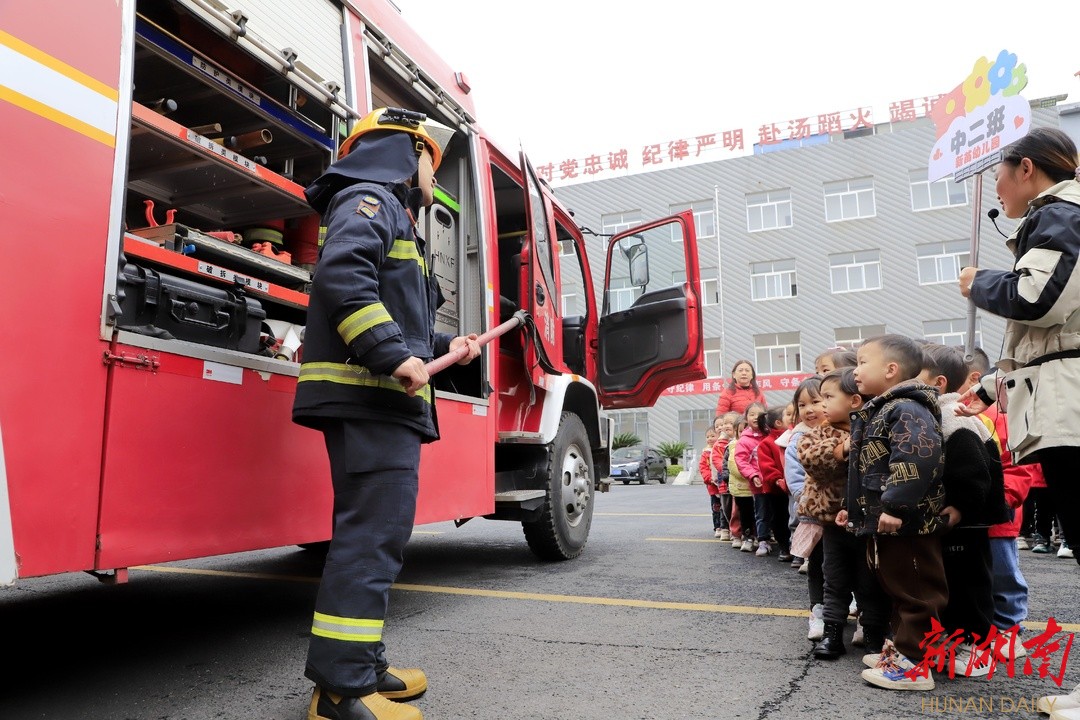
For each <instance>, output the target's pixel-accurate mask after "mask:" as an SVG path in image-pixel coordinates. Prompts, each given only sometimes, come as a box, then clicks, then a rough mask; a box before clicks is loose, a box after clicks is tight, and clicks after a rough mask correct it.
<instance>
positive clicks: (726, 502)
mask: <svg viewBox="0 0 1080 720" xmlns="http://www.w3.org/2000/svg"><path fill="white" fill-rule="evenodd" d="M741 417H742V415H740V414H739V413H737V412H727V413H724V414H723V415H720V416H718V417H717V418H716V419H715V420H713V430H715V431H716V442H715V443H713V451H712V466H713V470H714V472H715V475H714V476H715V477H716V489H717V491H718V492H719V497H720V506H721V511H722V513H723V515H722V518H721V524H720V528H721V529H720V540H722V541H730V540H731V539H732V537H733V536H735V535H740V534H741V532H742V526H741V523H740V522H739V514H738V513H737V512H736V511H735V504H734V502H732V499H731V491H730V489H729V488H728V469H727V461H728V448H729V447H731V441H732V439H733V438H735V437H736V435H735V423H736V422H737V421H738V420H739V418H741Z"/></svg>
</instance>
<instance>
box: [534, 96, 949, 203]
mask: <svg viewBox="0 0 1080 720" xmlns="http://www.w3.org/2000/svg"><path fill="white" fill-rule="evenodd" d="M939 97H941V96H939V95H935V96H929V97H924V98H920V99H912V100H898V101H896V102H893V103H891V104H890V105H889V121H890V122H904V121H908V120H914V119H916V118H918V117H922V116H924V115H929V114H930V108H931V106H932V105H933V103H934V102H935V101H936V100H937V99H938V98H939ZM873 126H874V120H873V109H872V108H869V107H860V108H855V109H854V110H845V111H839V112H827V113H821V114H820V115H816V116H812V117H803V118H794V119H792V120H786V121H783V122H780V123H765V124H763V125H761V126H759V127H758V128H757V139H756V141H754V142H751V143H750V145H751V147H752V146H753V145H755V144H756V145H759V146H772V145H779V144H780V143H783V142H787V141H798V140H805V139H807V138H810V137H814V136H819V135H828V134H830V133H839V132H849V131H852V130H858V129H860V128H870V127H873ZM746 139H747V136H746V135H745V134H744V131H743V129H742V128H737V129H731V130H724V131H722V132H716V133H709V134H706V135H697V136H695V137H692V138H689V139H687V138H679V139H677V140H668V141H666V142H661V143H654V144H651V145H645V146H643V147H642V148H641V149H640V151H639V152H631V151H630V150H629V149H627V148H620V149H618V150H609V151H606V152H603V153H598V154H595V155H589V156H587V157H584V158H570V159H566V160H562V161H561V162H558V163H554V162H549V163H545V164H542V165H538V166H537V168H536V172H537V173H538V174H539V175H540V176H541V177H542V178H544V179H545V180H547V181H548V182H563V181H572V180H591V179H596V178H598V177H599V176H602V175H603V174H604V173H608V174H611V173H616V172H620V171H622V172H628V171H630V170H643V169H652V168H658V167H664V166H669V167H670V166H672V165H675V164H678V163H681V162H684V161H687V160H696V159H699V158H700V156H701V155H702V153H704V152H708V151H712V150H724V151H727V154H729V155H730V154H732V153H740V154H745V152H746V150H747V146H746ZM713 159H715V158H713Z"/></svg>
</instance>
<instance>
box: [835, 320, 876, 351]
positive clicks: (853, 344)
mask: <svg viewBox="0 0 1080 720" xmlns="http://www.w3.org/2000/svg"><path fill="white" fill-rule="evenodd" d="M884 334H885V326H884V325H859V326H856V327H841V328H836V329H834V330H833V337H834V338H836V347H842V348H846V349H848V350H854V349H855V348H857V347H859V345H861V344H862V341H863V340H866V339H867V338H872V337H877V336H878V335H884Z"/></svg>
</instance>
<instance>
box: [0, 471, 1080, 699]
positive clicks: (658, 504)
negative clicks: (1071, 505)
mask: <svg viewBox="0 0 1080 720" xmlns="http://www.w3.org/2000/svg"><path fill="white" fill-rule="evenodd" d="M595 507H596V515H595V517H594V520H593V528H592V533H591V536H590V540H589V544H588V546H587V547H586V549H585V552H584V553H583V554H582V555H581V557H579V558H577V559H576V560H573V561H569V562H563V563H545V562H541V561H538V560H536V559H535V558H534V557H533V555H532V554H531V553H530V552H529V550H528V548H527V546H526V545H525V541H524V538H523V536H522V533H521V528H520V526H519V525H517V524H513V523H504V522H492V521H485V520H474V521H470V522H469V523H467V524H465V525H464V526H462V527H461V528H455V527H454V526H453V524H452V523H441V524H437V525H427V526H421V527H418V528H417V531H416V533H415V534H414V536H413V539H412V541H411V542H410V544H409V547H408V549H407V556H406V564H405V569H404V571H403V572H402V574H401V576H400V578H399V582H398V584H397V585H396V587H395V589H394V590H393V591H392V594H391V604H390V613H389V617H388V618H387V624H386V632H385V636H384V639H385V640H386V642H387V645H388V647H389V652H390V660H391V662H393V663H395V664H398V665H402V666H419V667H422V668H424V669H425V671H426V672H427V674H428V678H429V683H430V688H429V690H428V693H427V694H426V695H425V696H424V697H423V698H421V699H419V700H418V701H416V702H415V705H416V706H417V707H419V708H420V709H421V710H422V711H423V713H424V716H425V717H426V718H429V719H431V718H440V719H450V718H453V719H457V718H477V719H484V720H487V719H490V720H505V719H508V718H514V719H520V720H571V719H574V720H581V719H584V720H594V719H595V720H609V719H610V720H621V719H626V720H630V719H641V720H684V719H690V718H702V719H705V718H708V719H710V720H711V719H714V718H724V719H727V718H761V719H763V718H777V719H785V718H792V719H795V718H808V719H809V718H829V719H830V720H833V719H846V718H918V717H922V716H927V717H949V716H956V717H963V718H978V717H993V718H1036V717H1040V716H1039V715H1038V714H1037V713H1036V712H1035V710H1034V702H1035V698H1037V697H1038V696H1040V695H1047V694H1058V693H1064V692H1068V691H1069V690H1070V689H1071V688H1073V687H1074V686H1076V684H1077V683H1078V682H1080V670H1078V669H1077V667H1080V660H1077V661H1075V662H1071V660H1072V658H1071V657H1069V656H1066V655H1065V643H1066V642H1067V641H1068V639H1069V638H1068V636H1069V634H1070V633H1073V632H1076V631H1078V630H1080V603H1078V602H1077V598H1078V592H1077V590H1078V588H1080V567H1078V566H1077V564H1076V562H1075V561H1074V560H1066V559H1059V558H1056V557H1054V556H1052V555H1049V556H1048V555H1043V556H1038V555H1033V554H1032V553H1030V552H1026V551H1022V552H1021V567H1022V569H1023V572H1024V574H1025V575H1026V577H1027V579H1028V582H1029V584H1030V585H1031V596H1030V602H1031V614H1030V622H1031V624H1032V629H1031V630H1029V632H1028V637H1029V638H1030V637H1032V636H1034V635H1035V634H1037V633H1038V632H1039V629H1040V628H1041V627H1042V623H1045V622H1046V620H1047V619H1048V618H1049V617H1053V618H1054V619H1055V620H1056V622H1057V623H1058V624H1059V625H1062V626H1063V627H1064V631H1063V632H1062V633H1059V635H1058V636H1057V639H1059V640H1060V641H1061V645H1060V646H1059V648H1058V650H1057V651H1056V653H1055V654H1053V655H1052V656H1051V658H1052V662H1050V663H1048V669H1049V671H1050V673H1051V674H1054V675H1057V674H1059V672H1060V671H1061V666H1062V665H1064V666H1065V668H1066V671H1065V676H1064V678H1063V681H1062V688H1061V689H1059V688H1058V686H1057V685H1056V684H1055V683H1054V681H1053V680H1052V679H1051V678H1050V677H1039V673H1038V666H1039V664H1040V663H1036V664H1035V667H1034V668H1032V672H1031V674H1029V675H1024V674H1023V672H1022V669H1021V668H1019V667H1018V668H1017V671H1016V674H1015V676H1014V677H1013V678H1009V677H1007V676H1006V675H1005V673H1004V672H1003V671H1002V670H1001V669H999V671H998V672H997V673H995V677H993V678H991V679H986V678H980V679H971V678H960V679H955V680H948V679H944V678H942V677H938V681H937V687H936V689H935V690H934V691H932V692H928V693H920V692H890V691H886V690H879V689H877V688H873V687H871V686H869V685H867V684H866V683H865V682H864V681H863V680H862V679H861V678H859V671H860V670H861V669H862V666H861V664H860V657H861V651H858V649H857V648H850V647H849V650H850V651H851V652H850V653H849V654H848V655H847V656H845V657H842V658H840V659H839V660H836V661H832V662H827V661H818V660H814V659H812V658H811V657H810V655H809V650H810V648H811V643H809V642H808V641H807V640H806V632H807V619H806V614H807V610H806V608H807V605H808V600H807V593H806V577H805V576H804V575H800V574H798V573H797V572H795V571H794V570H792V569H791V568H790V567H789V566H788V564H786V563H785V564H781V563H778V562H777V561H776V559H775V557H767V558H757V557H754V556H753V555H752V554H750V553H741V552H735V551H733V550H732V549H731V547H730V546H729V544H727V543H723V544H722V543H720V542H719V541H717V540H714V539H713V538H712V537H711V535H712V529H711V521H710V518H709V512H708V499H707V496H706V493H705V490H704V488H703V487H702V486H700V485H694V486H672V485H653V484H650V485H645V486H636V485H631V486H622V485H616V486H613V487H612V489H611V492H609V493H606V494H601V495H599V496H597V498H596V506H595ZM319 569H320V563H319V559H318V557H317V556H315V555H313V554H312V553H309V552H304V551H301V550H298V549H296V548H291V547H290V548H280V549H275V550H267V551H260V552H254V553H243V554H238V555H230V556H223V557H217V558H209V559H201V560H193V561H184V562H178V563H172V564H167V565H159V566H152V567H145V568H132V569H131V572H130V578H131V579H130V582H129V583H127V584H126V585H120V586H113V587H106V586H102V585H100V584H99V583H98V582H97V581H96V580H94V579H92V578H90V577H89V576H86V575H83V574H71V575H60V576H55V577H50V578H39V579H29V580H25V581H20V582H19V583H17V584H16V585H15V586H14V587H12V588H8V589H3V590H0V627H2V628H3V648H4V657H5V663H4V665H5V668H6V669H5V670H3V671H2V672H0V719H2V720H23V719H27V720H29V719H31V718H65V719H70V718H78V719H80V720H127V719H129V718H131V719H134V718H154V719H155V720H179V719H191V720H210V719H221V718H224V719H226V720H231V719H233V718H261V719H268V720H279V719H280V720H299V719H301V718H304V717H306V707H307V701H308V698H309V697H310V690H311V686H310V683H309V682H308V681H307V680H306V679H304V678H303V664H304V657H305V652H306V647H307V637H308V630H309V628H310V623H311V611H312V608H313V606H314V599H315V592H316V588H317V582H318V574H319ZM851 631H852V627H851V626H849V627H848V629H847V633H846V637H847V638H850V634H851ZM1071 649H1076V648H1075V646H1074V647H1073V648H1071ZM1078 652H1080V651H1078ZM1074 654H1075V653H1074ZM980 708H981V710H980ZM1042 717H1045V716H1042Z"/></svg>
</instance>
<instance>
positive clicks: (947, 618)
mask: <svg viewBox="0 0 1080 720" xmlns="http://www.w3.org/2000/svg"><path fill="white" fill-rule="evenodd" d="M923 358H924V360H923V371H922V373H920V375H919V379H920V380H921V381H922V382H924V383H926V384H927V385H930V386H931V387H934V388H937V390H938V392H939V393H941V395H940V396H939V398H938V405H939V407H940V408H941V430H942V436H943V438H944V446H943V447H944V452H945V465H944V469H943V470H942V476H941V479H942V484H943V485H944V487H945V509H944V510H942V513H941V514H942V516H943V517H944V518H945V519H946V521H947V523H948V529H947V531H946V533H945V535H944V536H943V537H942V562H943V565H944V568H945V579H946V581H947V582H948V585H949V600H948V602H947V603H946V605H945V608H944V609H943V610H942V613H941V624H942V626H943V627H944V629H945V634H946V636H948V637H953V635H954V633H957V632H959V633H961V634H960V635H958V636H957V639H959V640H960V644H959V645H958V647H956V648H955V651H954V652H953V653H952V657H951V658H947V661H948V660H951V662H952V667H951V668H950V671H951V675H953V676H956V675H960V676H963V675H968V676H971V677H982V676H984V675H986V674H988V673H989V672H990V666H991V663H990V662H989V658H983V657H981V655H982V653H973V652H972V650H973V647H974V645H976V644H978V643H979V642H982V641H984V640H986V638H987V637H989V634H990V628H991V627H992V626H993V620H994V596H993V590H992V582H993V580H992V570H991V555H990V538H989V536H988V534H987V529H988V528H989V527H990V526H991V525H995V524H997V523H1000V522H1005V521H1006V520H1008V519H1009V515H1010V514H1011V513H1010V511H1009V508H1008V507H1007V506H1006V504H1005V478H1004V475H1003V474H1002V468H1001V457H1000V455H999V454H998V449H997V443H996V442H995V440H994V438H993V435H992V432H991V430H990V429H989V428H988V426H987V424H986V423H983V422H982V420H980V419H979V418H976V417H968V416H966V415H959V414H957V412H956V410H957V408H958V406H959V400H960V391H961V390H962V389H963V387H964V384H965V382H966V380H967V376H968V369H967V363H966V362H964V358H963V356H962V354H961V351H960V350H958V349H956V348H951V347H946V346H944V345H937V344H934V343H928V344H926V345H925V346H924V347H923ZM950 642H953V641H950Z"/></svg>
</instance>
